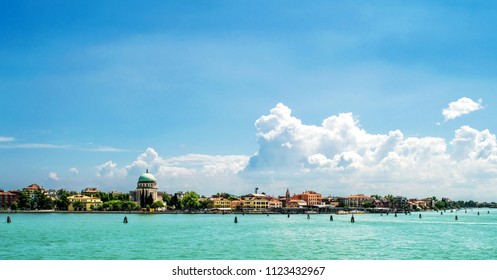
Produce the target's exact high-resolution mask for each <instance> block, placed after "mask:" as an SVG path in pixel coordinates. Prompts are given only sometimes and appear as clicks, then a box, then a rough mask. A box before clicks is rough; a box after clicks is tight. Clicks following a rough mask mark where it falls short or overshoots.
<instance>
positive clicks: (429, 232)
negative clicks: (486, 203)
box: [0, 209, 497, 260]
mask: <svg viewBox="0 0 497 280" xmlns="http://www.w3.org/2000/svg"><path fill="white" fill-rule="evenodd" d="M478 211H479V212H480V215H477V212H478ZM487 211H490V213H489V214H488V213H487ZM421 214H422V218H421V219H420V218H419V216H418V215H419V213H412V215H404V214H399V215H398V216H397V217H394V215H393V214H390V215H383V216H380V215H379V214H363V215H355V216H354V217H355V221H356V222H355V223H351V222H350V217H351V216H350V215H333V218H334V221H332V222H331V221H330V215H329V214H314V215H312V214H311V216H310V219H307V215H304V214H300V215H297V214H294V215H291V216H290V218H287V215H270V216H266V215H233V214H231V215H202V214H200V215H187V214H177V215H174V214H64V213H47V214H22V213H16V214H13V213H11V214H6V213H0V238H1V243H2V245H1V248H0V259H1V260H40V259H47V260H87V259H89V260H101V259H105V260H155V259H157V260H224V259H227V260H265V259H270V260H286V259H290V260H299V259H305V260H314V259H321V260H446V259H455V260H474V259H476V260H495V259H497V210H495V209H478V210H477V209H474V210H472V211H471V210H468V211H467V213H464V211H459V212H457V213H456V212H454V213H450V212H449V211H447V212H445V213H444V215H440V213H437V212H421ZM455 215H457V216H458V220H457V221H456V220H455ZM7 216H10V217H11V219H12V223H10V224H8V223H7V222H6V220H7ZM125 216H127V217H128V221H129V223H128V224H124V223H123V219H124V217H125ZM235 216H236V217H237V218H238V223H237V224H235V223H234V222H233V221H234V218H235Z"/></svg>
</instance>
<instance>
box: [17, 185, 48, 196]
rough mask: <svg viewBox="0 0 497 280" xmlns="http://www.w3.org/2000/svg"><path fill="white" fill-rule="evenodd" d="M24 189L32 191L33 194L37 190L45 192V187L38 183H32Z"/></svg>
mask: <svg viewBox="0 0 497 280" xmlns="http://www.w3.org/2000/svg"><path fill="white" fill-rule="evenodd" d="M22 190H23V191H25V192H27V193H30V194H31V195H33V194H34V193H35V192H37V191H39V192H41V193H45V189H44V188H43V187H40V186H38V185H37V184H31V185H29V186H27V187H25V188H24V189H22Z"/></svg>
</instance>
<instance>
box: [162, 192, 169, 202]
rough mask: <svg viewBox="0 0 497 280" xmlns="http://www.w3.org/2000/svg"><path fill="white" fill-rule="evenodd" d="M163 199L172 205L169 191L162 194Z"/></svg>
mask: <svg viewBox="0 0 497 280" xmlns="http://www.w3.org/2000/svg"><path fill="white" fill-rule="evenodd" d="M162 201H163V202H164V203H165V204H166V205H170V204H171V196H170V195H168V194H167V193H164V194H162Z"/></svg>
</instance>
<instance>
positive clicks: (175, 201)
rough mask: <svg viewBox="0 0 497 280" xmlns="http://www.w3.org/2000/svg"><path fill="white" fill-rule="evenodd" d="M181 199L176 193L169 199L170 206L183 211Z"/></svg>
mask: <svg viewBox="0 0 497 280" xmlns="http://www.w3.org/2000/svg"><path fill="white" fill-rule="evenodd" d="M183 205H184V204H183V199H181V198H180V196H179V195H178V194H177V193H176V194H174V195H173V196H172V197H171V206H172V207H174V208H175V209H180V210H181V209H183Z"/></svg>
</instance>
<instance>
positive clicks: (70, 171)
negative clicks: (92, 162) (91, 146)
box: [68, 167, 79, 175]
mask: <svg viewBox="0 0 497 280" xmlns="http://www.w3.org/2000/svg"><path fill="white" fill-rule="evenodd" d="M68 171H69V173H71V174H73V175H76V174H78V173H79V170H78V169H77V168H76V167H71V168H69V170H68Z"/></svg>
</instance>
